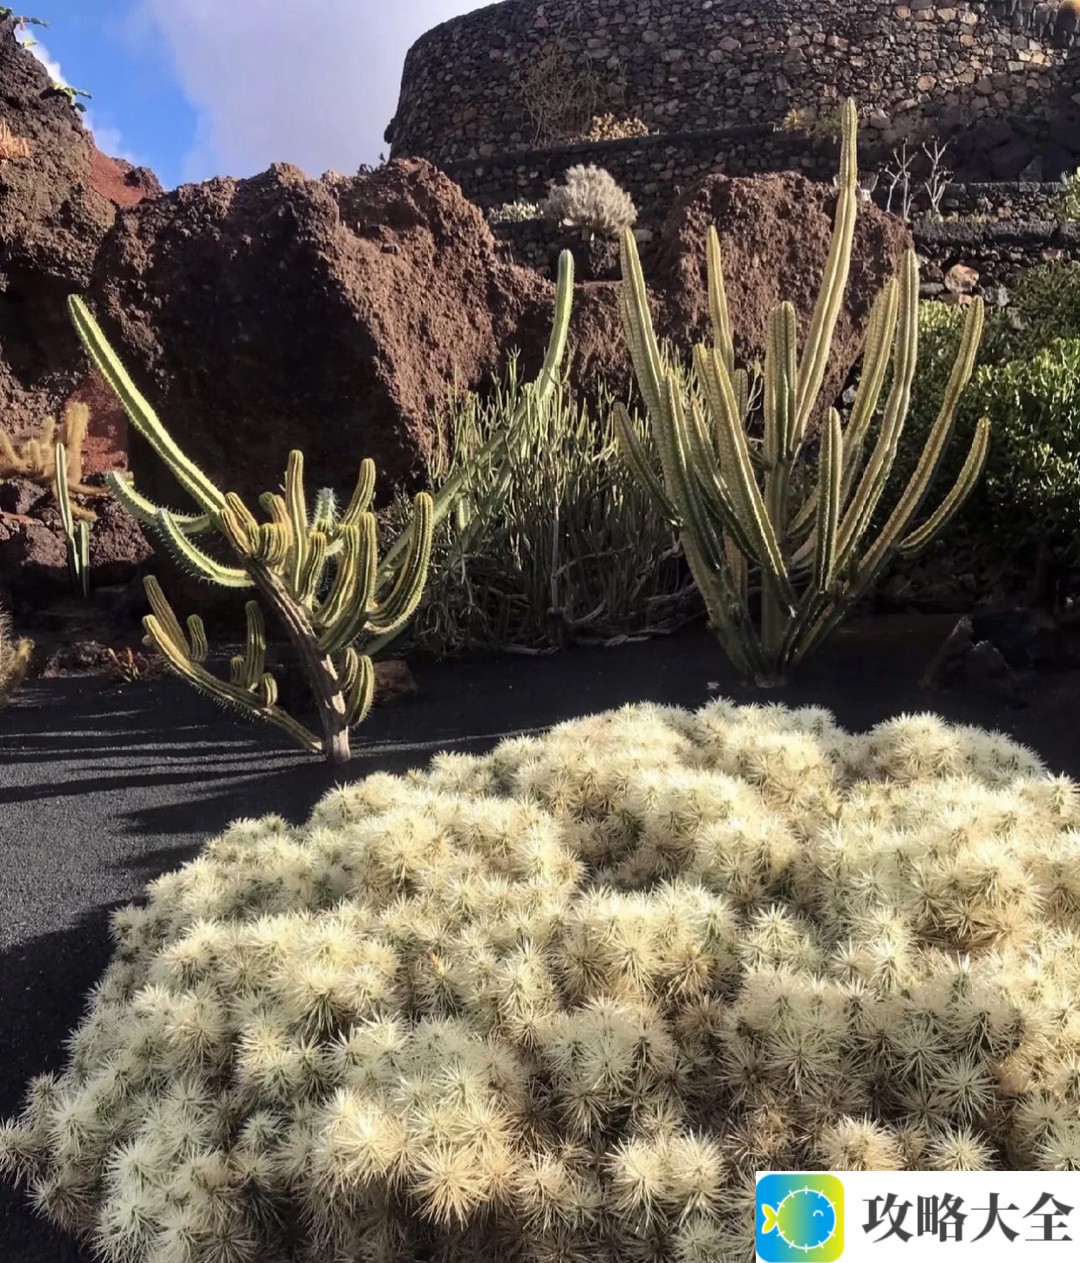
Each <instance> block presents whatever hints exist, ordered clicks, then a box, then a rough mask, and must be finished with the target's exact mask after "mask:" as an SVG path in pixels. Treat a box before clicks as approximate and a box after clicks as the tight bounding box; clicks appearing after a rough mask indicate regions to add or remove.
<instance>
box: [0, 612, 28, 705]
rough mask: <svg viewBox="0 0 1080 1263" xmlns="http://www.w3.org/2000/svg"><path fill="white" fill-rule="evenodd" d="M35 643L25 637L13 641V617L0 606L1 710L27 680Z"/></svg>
mask: <svg viewBox="0 0 1080 1263" xmlns="http://www.w3.org/2000/svg"><path fill="white" fill-rule="evenodd" d="M33 651H34V642H33V641H32V640H27V639H26V637H25V636H23V637H21V638H20V639H19V640H16V641H12V639H11V616H10V615H9V614H8V612H7V610H5V609H4V608H3V607H2V606H0V709H3V707H4V706H6V705H7V704H8V702H10V701H11V699H12V697H13V695H14V694H15V691H16V690H17V689H18V688H19V686H20V685H21V684H22V682H23V680H25V679H26V673H27V671H28V670H29V668H30V657H31V654H32V653H33Z"/></svg>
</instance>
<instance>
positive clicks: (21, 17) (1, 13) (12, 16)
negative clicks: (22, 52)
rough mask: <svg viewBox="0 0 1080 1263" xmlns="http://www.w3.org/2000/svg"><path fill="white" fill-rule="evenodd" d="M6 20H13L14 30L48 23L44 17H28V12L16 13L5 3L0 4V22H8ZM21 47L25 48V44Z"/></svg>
mask: <svg viewBox="0 0 1080 1263" xmlns="http://www.w3.org/2000/svg"><path fill="white" fill-rule="evenodd" d="M8 21H13V22H14V23H15V29H16V30H20V29H22V28H23V27H26V26H48V25H49V24H48V22H46V21H45V19H44V18H32V17H30V15H29V14H26V13H19V14H16V12H15V10H14V9H12V8H10V7H9V6H8V5H6V4H3V5H0V22H8ZM23 47H24V48H25V47H26V45H25V44H24V45H23Z"/></svg>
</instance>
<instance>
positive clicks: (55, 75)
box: [20, 35, 145, 167]
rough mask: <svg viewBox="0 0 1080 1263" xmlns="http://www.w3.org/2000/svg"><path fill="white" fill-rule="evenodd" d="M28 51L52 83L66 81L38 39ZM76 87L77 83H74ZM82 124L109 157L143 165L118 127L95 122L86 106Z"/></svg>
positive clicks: (55, 62)
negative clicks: (39, 63)
mask: <svg viewBox="0 0 1080 1263" xmlns="http://www.w3.org/2000/svg"><path fill="white" fill-rule="evenodd" d="M30 38H33V37H32V36H30V35H24V36H23V39H22V40H20V43H23V42H25V41H26V40H27V39H30ZM30 52H31V53H32V54H33V55H34V56H35V57H36V58H37V59H38V61H40V62H41V64H42V65H43V66H44V67H45V69H46V70H47V71H48V72H49V78H50V79H52V80H53V82H54V83H67V77H66V76H65V75H64V72H63V69H62V68H61V66H60V63H59V62H58V61H57V60H56V58H55V57H53V56H51V54H50V53H49V50H48V48H47V47H46V46H45V45H44V44H42V43H41V42H40V40H39V41H37V42H36V43H35V44H34V46H33V47H32V48H31V49H30ZM75 86H76V87H78V84H76V85H75ZM82 124H83V126H84V127H85V128H86V129H87V130H88V131H91V132H93V133H94V144H95V145H97V147H98V149H100V150H101V152H102V153H103V154H108V155H109V157H110V158H123V159H124V160H125V161H126V162H130V163H132V164H133V165H134V166H136V167H138V166H144V165H145V163H144V162H143V160H142V159H140V158H137V157H136V156H135V155H134V154H133V153H130V152H129V151H128V148H127V146H126V145H125V144H124V138H123V136H122V134H121V132H120V129H119V128H118V127H107V126H105V125H102V124H95V122H94V111H93V109H92V108H91V107H90V106H87V107H86V109H85V111H83V115H82Z"/></svg>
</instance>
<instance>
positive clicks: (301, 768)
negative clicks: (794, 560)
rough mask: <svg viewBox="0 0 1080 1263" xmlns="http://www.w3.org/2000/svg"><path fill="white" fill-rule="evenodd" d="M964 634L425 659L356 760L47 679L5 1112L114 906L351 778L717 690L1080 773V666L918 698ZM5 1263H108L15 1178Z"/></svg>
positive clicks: (704, 642) (0, 1103) (73, 1004)
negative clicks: (1031, 756) (792, 663)
mask: <svg viewBox="0 0 1080 1263" xmlns="http://www.w3.org/2000/svg"><path fill="white" fill-rule="evenodd" d="M953 621H954V620H953V619H952V618H951V617H948V616H946V618H945V619H943V620H942V619H928V618H923V619H919V618H914V619H912V618H897V619H876V620H874V622H873V623H871V624H868V625H866V626H863V627H862V628H859V627H855V628H852V629H850V630H846V631H844V632H841V633H840V634H839V635H838V636H837V637H836V638H835V639H834V641H833V642H832V644H831V645H830V646H829V647H827V649H826V650H825V651H824V652H823V653H822V654H821V655H820V657H818V658H817V659H816V660H815V661H813V662H812V663H811V664H810V666H809V668H808V669H807V670H806V671H805V672H804V673H803V674H801V675H800V676H799V678H798V680H797V682H796V683H795V684H794V685H791V686H789V687H785V688H777V689H772V690H770V691H768V692H763V691H761V690H755V689H751V688H747V687H743V686H740V685H738V684H737V683H736V682H735V681H734V679H733V677H732V674H731V672H730V670H729V668H728V667H727V665H726V663H725V661H724V659H723V656H722V655H721V653H720V651H719V649H718V647H717V645H716V643H715V641H714V640H713V639H712V637H711V636H710V635H709V633H708V632H707V631H706V630H705V628H704V627H702V626H696V627H690V628H686V629H684V630H683V631H681V632H679V633H678V634H676V635H674V636H671V637H660V638H657V639H655V640H651V641H647V642H643V643H637V644H626V645H623V646H619V647H617V648H611V649H603V648H577V649H571V650H568V651H566V652H564V653H561V654H558V655H553V656H550V657H547V656H545V657H531V656H519V655H503V656H499V657H488V658H470V659H467V660H462V661H459V662H444V663H432V664H430V665H425V666H418V667H416V668H415V674H416V676H417V679H418V683H419V686H420V695H419V696H418V697H417V698H414V699H411V700H409V701H406V702H403V703H401V704H399V705H397V706H394V707H392V708H390V709H387V710H376V711H374V712H373V713H372V715H371V716H370V718H369V719H368V721H367V722H366V723H365V724H364V725H363V727H362V728H361V729H359V730H358V732H357V734H356V738H357V739H356V741H355V745H354V750H355V756H356V757H355V758H354V759H353V761H352V762H351V763H349V764H347V765H345V766H343V767H331V766H329V765H327V764H325V763H323V762H322V761H321V760H319V759H317V758H313V757H310V756H307V755H305V754H303V753H302V752H300V751H298V750H296V749H295V748H294V747H293V746H291V745H290V744H289V743H288V741H287V739H286V738H285V737H284V736H283V735H282V734H279V733H277V732H276V731H275V730H274V729H273V728H271V727H270V726H268V725H258V726H256V725H254V724H252V723H249V722H246V721H244V720H243V719H241V718H239V717H237V716H234V715H233V714H231V713H230V712H227V711H223V710H221V709H220V708H218V707H216V706H215V705H214V704H213V703H212V702H210V701H209V700H208V699H205V698H203V697H201V696H200V695H199V694H197V693H195V692H194V691H193V690H191V689H190V688H188V686H187V685H185V684H183V683H182V682H180V681H177V680H174V679H169V678H165V679H160V680H151V681H146V682H140V683H136V684H133V685H129V686H126V687H123V688H119V689H116V688H106V687H103V684H102V681H101V680H100V679H97V678H93V677H69V678H66V679H53V680H40V681H37V682H35V683H34V684H33V685H31V686H30V687H28V688H27V689H26V690H25V691H24V692H23V693H22V694H20V695H18V696H17V698H16V700H15V703H14V704H13V705H12V706H11V707H10V708H9V709H8V710H6V711H5V712H4V716H3V723H2V725H0V1014H2V1015H3V1019H2V1022H0V1117H6V1116H9V1115H11V1114H12V1113H14V1112H16V1111H17V1109H18V1107H19V1104H20V1101H21V1098H22V1094H23V1089H24V1087H25V1085H26V1083H27V1081H28V1080H29V1079H30V1078H32V1077H33V1076H34V1075H35V1074H39V1073H41V1072H43V1071H45V1070H49V1069H60V1068H61V1067H62V1066H63V1064H64V1060H65V1049H64V1040H65V1038H66V1037H67V1035H68V1034H69V1032H70V1031H71V1029H72V1028H73V1027H74V1026H75V1025H76V1024H77V1023H78V1021H79V1018H80V1015H81V1013H82V1010H83V1004H84V998H85V996H86V994H87V992H88V991H89V990H90V988H91V986H92V985H93V983H94V982H95V981H96V980H97V979H98V978H99V977H100V976H101V974H102V973H103V972H104V969H105V967H106V965H107V963H108V960H109V957H110V954H111V953H110V944H109V937H108V915H109V913H110V911H111V910H113V909H114V908H116V907H119V906H122V905H123V904H125V903H127V902H130V901H131V900H132V899H137V898H139V897H140V894H141V892H142V890H143V888H144V887H145V885H146V883H147V882H148V881H149V880H151V879H153V878H154V877H156V876H159V875H160V874H161V873H164V872H168V871H170V870H171V869H174V868H176V867H177V866H178V865H180V864H182V863H184V862H186V861H187V860H190V859H191V858H193V857H194V856H195V855H196V854H197V853H198V851H199V850H200V849H201V847H202V846H203V845H204V844H205V842H206V841H207V839H208V838H210V837H213V836H214V835H215V834H217V833H220V832H221V831H222V830H223V829H224V828H225V827H226V826H227V825H228V824H229V822H230V821H232V820H235V819H238V818H241V817H251V816H261V815H265V814H267V813H269V812H277V813H279V814H280V815H282V816H284V817H285V818H286V819H287V820H290V821H292V822H294V823H301V822H302V821H304V820H305V819H306V818H307V817H308V815H309V814H310V812H311V809H312V807H313V806H314V805H315V803H316V802H317V801H318V799H319V798H320V797H321V796H322V795H323V794H324V793H326V791H327V790H329V789H331V788H332V787H333V786H334V785H337V784H341V783H343V782H348V781H354V780H358V779H360V778H362V777H363V776H364V775H366V774H368V773H369V772H373V771H389V772H403V771H405V770H407V769H408V768H411V767H423V766H424V765H426V764H427V762H428V760H429V759H430V757H431V756H432V755H433V754H434V753H436V752H437V751H438V750H441V749H453V750H461V751H475V752H483V751H486V750H490V749H491V748H492V747H493V746H494V745H495V744H496V743H497V742H498V741H499V740H500V739H501V738H502V737H504V736H507V735H511V734H515V733H520V732H539V731H542V730H543V729H544V728H546V727H549V726H550V725H552V724H554V723H558V722H560V721H562V720H566V719H571V718H574V717H576V716H580V715H585V714H589V713H593V712H596V711H601V710H607V709H610V708H613V707H617V706H621V705H624V704H626V703H629V702H637V701H655V702H662V703H668V704H675V705H680V706H685V707H688V708H696V707H698V706H701V705H704V704H705V703H706V702H707V701H708V700H709V699H710V697H712V696H716V695H717V694H718V693H719V694H721V695H723V696H726V697H728V698H730V699H731V700H733V701H736V702H739V703H747V702H782V703H785V704H787V705H794V706H801V705H819V706H826V707H828V708H829V709H830V710H832V711H833V712H834V714H835V715H836V717H837V720H838V721H839V722H840V723H841V724H842V725H843V726H844V727H845V728H847V729H849V730H852V731H858V730H861V729H865V728H867V727H869V726H871V725H873V724H874V723H877V722H879V721H881V720H883V719H887V718H889V717H890V716H893V715H896V714H898V713H901V712H903V711H908V712H911V711H925V710H929V711H934V712H936V713H938V714H940V715H941V716H942V717H943V718H946V719H949V720H952V721H954V722H960V723H971V724H979V725H982V726H984V727H990V728H998V729H999V730H1001V731H1003V732H1006V733H1008V734H1009V735H1011V736H1012V737H1014V738H1015V739H1016V740H1018V741H1021V742H1023V743H1024V744H1026V745H1028V746H1030V747H1031V748H1033V749H1034V750H1035V751H1036V752H1037V753H1038V754H1039V755H1040V757H1041V758H1042V759H1043V760H1044V762H1045V763H1046V764H1047V765H1048V767H1049V768H1050V769H1051V770H1052V771H1054V772H1067V773H1069V774H1071V775H1074V776H1077V775H1080V743H1077V741H1076V739H1075V732H1076V715H1077V713H1078V709H1080V673H1076V672H1074V673H1072V674H1071V675H1068V676H1054V677H1047V678H1046V679H1045V680H1043V681H1041V682H1040V683H1038V685H1037V686H1036V687H1035V689H1034V691H1033V693H1032V696H1031V700H1030V704H1029V705H1028V706H1027V707H1026V708H1024V709H1017V710H1010V709H1006V707H1005V706H1004V705H1003V704H1002V703H1001V702H999V701H997V700H995V699H994V698H992V697H986V696H978V695H967V694H951V693H935V694H928V693H924V692H921V691H920V690H919V688H918V684H917V681H918V679H919V677H920V676H921V674H922V672H923V670H924V669H925V667H926V665H927V663H928V662H929V660H930V658H931V656H932V654H933V652H934V650H935V649H936V648H937V646H938V645H939V644H940V643H941V640H942V638H943V637H944V635H945V634H946V632H947V631H948V630H949V629H950V627H951V625H952V622H953ZM218 669H220V667H219V668H218ZM0 1260H3V1263H91V1255H90V1253H89V1251H86V1252H80V1251H79V1250H78V1249H77V1248H76V1247H75V1245H74V1243H73V1242H70V1241H69V1240H68V1239H67V1238H65V1237H63V1236H60V1235H58V1234H55V1233H54V1232H53V1231H52V1230H51V1229H50V1228H49V1227H48V1225H47V1224H46V1223H45V1222H44V1221H42V1220H39V1219H37V1218H36V1217H35V1216H34V1215H33V1213H32V1211H31V1210H30V1208H29V1203H28V1201H27V1199H26V1196H25V1194H24V1193H22V1192H17V1193H13V1192H12V1191H11V1190H10V1189H9V1188H8V1187H7V1186H5V1185H3V1184H0Z"/></svg>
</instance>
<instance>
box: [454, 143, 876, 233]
mask: <svg viewBox="0 0 1080 1263" xmlns="http://www.w3.org/2000/svg"><path fill="white" fill-rule="evenodd" d="M882 151H883V145H882V144H881V143H878V144H874V143H872V140H871V138H870V137H867V138H866V139H864V141H863V142H862V143H861V144H860V164H861V165H862V166H863V167H869V166H871V165H873V163H874V162H875V161H878V160H881V159H883V157H884V154H883V152H882ZM838 156H839V146H838V145H837V144H836V143H835V142H833V141H829V140H816V139H814V138H812V137H809V136H807V135H805V134H803V133H801V132H787V131H781V130H779V129H777V128H775V127H773V126H772V125H771V124H765V125H758V126H750V127H732V128H725V129H722V130H715V131H706V132H698V133H692V134H687V135H662V136H640V137H635V138H633V139H630V140H613V141H600V142H591V143H585V144H577V145H568V146H564V147H561V148H558V149H529V150H523V151H520V152H517V153H506V154H498V155H496V156H494V157H490V158H462V159H457V160H453V161H447V162H443V163H442V164H441V166H442V168H443V170H444V171H445V172H446V173H447V175H449V176H450V178H451V179H452V180H454V181H455V182H456V183H457V184H459V185H460V186H461V188H462V190H463V191H464V193H465V196H466V197H467V198H468V199H469V200H470V201H472V202H475V203H476V204H477V205H478V206H482V207H484V208H485V209H488V208H490V207H493V206H499V205H502V204H503V203H505V202H513V201H517V200H519V199H520V200H524V201H528V202H539V201H542V200H543V199H544V197H546V195H547V191H548V188H549V186H550V185H551V184H553V183H559V182H560V181H561V180H562V178H563V176H564V175H565V173H566V171H567V170H568V168H570V167H573V166H576V165H578V164H579V163H584V164H586V165H590V164H592V165H595V166H598V167H603V169H604V170H605V171H610V173H611V174H612V176H614V178H615V181H616V183H618V184H619V185H620V186H621V187H622V188H624V189H626V191H627V192H628V193H629V194H630V196H631V197H632V198H633V199H634V205H635V206H636V207H637V209H638V215H639V216H640V217H641V218H642V219H645V220H654V219H657V218H663V216H664V215H666V214H667V211H668V209H669V208H670V206H671V203H672V202H673V201H674V199H675V198H676V197H677V196H678V194H679V190H680V189H681V188H683V187H685V186H688V185H690V184H692V183H693V182H694V181H695V180H697V179H699V178H700V177H701V176H704V175H709V174H711V173H712V172H716V171H720V172H723V174H724V175H758V174H760V173H762V172H766V171H801V172H802V174H803V175H806V176H809V177H810V179H814V180H831V179H832V177H833V175H834V174H835V173H836V168H837V162H838Z"/></svg>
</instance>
